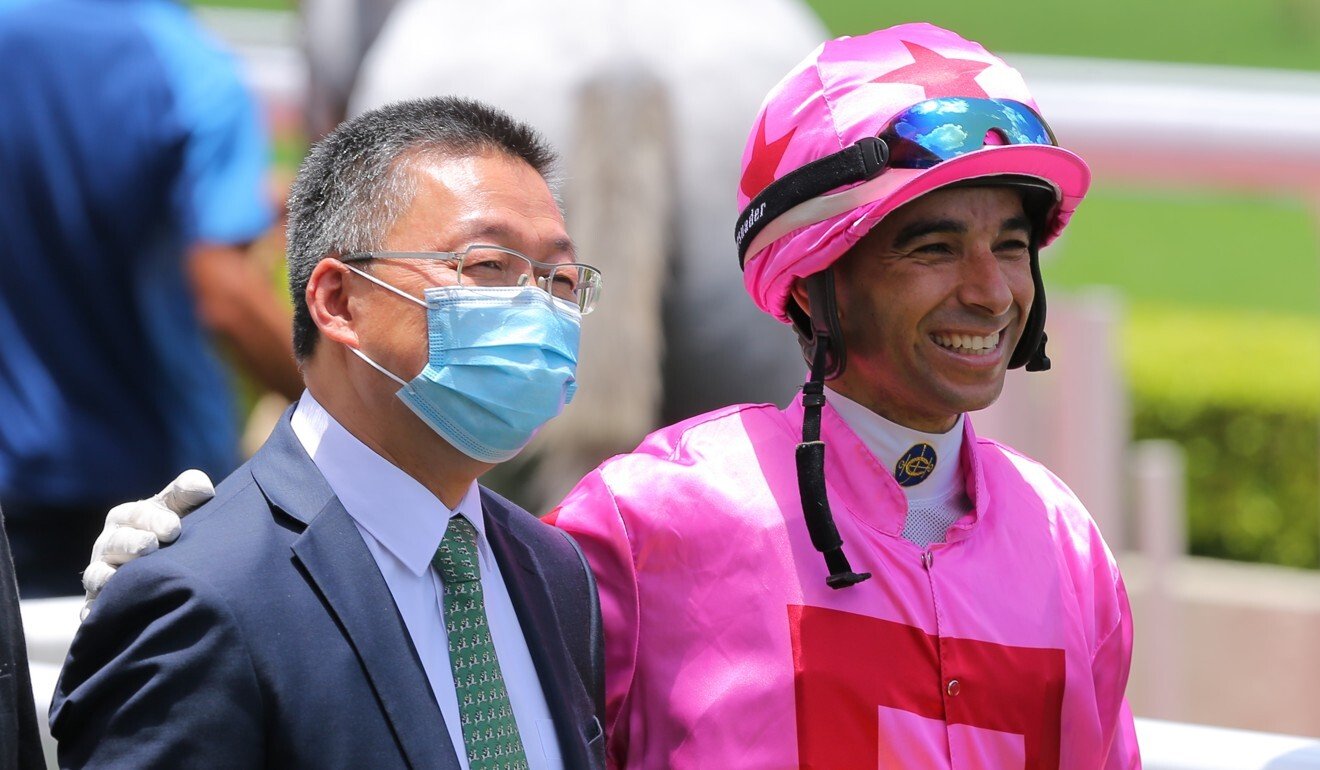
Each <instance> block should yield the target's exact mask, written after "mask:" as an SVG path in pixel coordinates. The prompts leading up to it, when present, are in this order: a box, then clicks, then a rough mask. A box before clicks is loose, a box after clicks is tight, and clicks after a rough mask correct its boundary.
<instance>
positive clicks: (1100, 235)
mask: <svg viewBox="0 0 1320 770" xmlns="http://www.w3.org/2000/svg"><path fill="white" fill-rule="evenodd" d="M1042 270H1043V272H1044V275H1045V281H1046V285H1047V286H1049V287H1050V288H1051V289H1055V290H1062V291H1067V290H1069V289H1074V290H1075V289H1081V288H1083V287H1087V286H1095V285H1103V286H1109V287H1113V288H1116V289H1117V290H1118V291H1119V292H1120V293H1121V294H1122V295H1123V296H1124V297H1125V299H1126V301H1127V303H1128V307H1127V318H1126V320H1125V323H1124V330H1123V349H1124V355H1125V357H1126V365H1127V370H1128V378H1129V382H1130V385H1131V387H1132V391H1133V393H1134V395H1137V396H1138V397H1142V396H1147V397H1154V396H1161V397H1163V396H1166V395H1167V394H1175V393H1176V394H1180V396H1181V397H1183V398H1185V399H1186V400H1187V401H1188V402H1189V403H1197V404H1217V405H1221V406H1249V405H1253V404H1254V405H1256V406H1260V407H1268V408H1280V409H1287V408H1299V409H1304V410H1306V411H1316V409H1317V407H1320V233H1318V231H1317V223H1316V220H1315V217H1314V215H1313V213H1312V210H1311V209H1310V208H1309V207H1308V205H1307V204H1306V202H1304V201H1301V200H1296V199H1290V198H1271V197H1264V196H1250V195H1238V194H1229V193H1209V192H1204V191H1199V192H1198V191H1165V192H1152V191H1136V190H1128V189H1116V188H1106V187H1103V186H1101V187H1099V188H1098V189H1096V190H1094V191H1093V192H1092V194H1091V195H1090V196H1089V197H1088V198H1087V200H1086V202H1085V203H1084V204H1083V205H1082V208H1081V209H1079V211H1078V215H1077V217H1076V218H1075V219H1074V221H1073V223H1072V224H1070V225H1069V229H1068V232H1067V235H1066V236H1065V239H1064V240H1063V241H1061V242H1059V243H1058V244H1056V245H1055V246H1053V247H1051V248H1050V249H1048V250H1047V251H1046V253H1045V261H1044V264H1043V268H1042Z"/></svg>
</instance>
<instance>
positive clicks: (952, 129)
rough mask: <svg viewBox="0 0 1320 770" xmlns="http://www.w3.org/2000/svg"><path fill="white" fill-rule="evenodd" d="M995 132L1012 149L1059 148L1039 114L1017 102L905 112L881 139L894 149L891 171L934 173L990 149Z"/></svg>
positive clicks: (947, 103)
mask: <svg viewBox="0 0 1320 770" xmlns="http://www.w3.org/2000/svg"><path fill="white" fill-rule="evenodd" d="M991 131H994V132H995V133H996V134H998V135H999V136H1000V137H1001V138H1002V139H1003V140H1004V142H1005V143H1007V144H1048V145H1057V144H1058V142H1056V141H1055V139H1054V132H1053V131H1050V127H1049V126H1048V125H1046V124H1045V121H1044V120H1043V119H1042V118H1041V117H1040V116H1039V115H1037V114H1036V111H1035V110H1033V109H1031V108H1030V107H1028V106H1027V105H1025V104H1023V103H1022V102H1015V101H1013V100H1011V99H973V98H963V97H945V98H942V99H928V100H926V101H924V102H919V103H917V104H914V105H912V106H911V107H909V108H907V109H906V110H904V111H903V112H902V113H901V114H899V115H898V116H897V117H895V118H894V119H893V120H892V121H890V123H889V125H888V127H886V128H885V130H884V131H882V132H881V133H880V138H881V139H883V140H884V141H885V144H887V145H889V164H888V165H889V166H891V167H895V168H930V167H931V166H934V165H935V164H937V163H939V162H941V161H945V160H949V159H951V158H956V157H958V156H959V155H966V154H967V153H969V152H975V151H977V150H979V149H981V148H983V147H985V135H986V134H987V133H988V132H991Z"/></svg>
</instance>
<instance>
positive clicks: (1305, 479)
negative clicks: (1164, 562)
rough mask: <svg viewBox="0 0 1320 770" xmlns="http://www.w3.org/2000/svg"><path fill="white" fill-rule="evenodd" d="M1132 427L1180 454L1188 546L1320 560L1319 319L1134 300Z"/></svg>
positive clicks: (1129, 338) (1303, 563)
mask: <svg viewBox="0 0 1320 770" xmlns="http://www.w3.org/2000/svg"><path fill="white" fill-rule="evenodd" d="M1124 337H1125V339H1124V351H1125V356H1126V359H1127V367H1128V373H1129V382H1130V383H1131V385H1132V412H1133V435H1134V438H1136V439H1147V438H1168V439H1173V440H1174V441H1177V442H1178V443H1179V444H1181V445H1182V447H1183V449H1184V451H1185V452H1186V455H1187V476H1188V478H1187V509H1188V521H1187V535H1188V542H1189V546H1190V549H1191V552H1192V553H1193V554H1196V555H1200V556H1213V557H1218V558H1225V559H1237V560H1240V561H1253V562H1269V563H1273V564H1282V565H1287V566H1294V567H1309V568H1312V569H1315V568H1320V355H1317V353H1320V321H1317V319H1315V318H1310V317H1303V316H1293V317H1281V316H1272V315H1260V314H1252V313H1241V312H1223V311H1198V310H1190V309H1187V308H1154V307H1151V306H1149V305H1138V306H1135V307H1133V308H1131V310H1130V312H1129V313H1128V318H1127V322H1126V325H1125V335H1124Z"/></svg>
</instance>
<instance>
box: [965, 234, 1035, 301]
mask: <svg viewBox="0 0 1320 770" xmlns="http://www.w3.org/2000/svg"><path fill="white" fill-rule="evenodd" d="M1018 269H1023V270H1029V269H1030V265H1028V264H1027V263H1026V262H1025V261H1024V262H1022V263H1021V264H1019V263H1017V262H1006V261H1003V260H1001V259H999V258H998V257H997V256H996V255H995V253H994V251H992V250H991V249H989V248H983V249H978V250H977V251H976V252H975V253H974V254H971V255H969V256H968V258H967V259H965V260H964V261H963V269H962V275H961V276H960V282H959V285H958V300H959V301H960V302H961V303H962V304H963V305H964V306H966V307H970V308H975V309H977V310H980V311H981V312H983V313H985V314H988V315H993V316H1002V315H1004V314H1006V313H1008V311H1009V309H1010V308H1012V306H1013V284H1014V281H1013V280H1012V278H1013V277H1015V276H1013V275H1012V271H1014V270H1018Z"/></svg>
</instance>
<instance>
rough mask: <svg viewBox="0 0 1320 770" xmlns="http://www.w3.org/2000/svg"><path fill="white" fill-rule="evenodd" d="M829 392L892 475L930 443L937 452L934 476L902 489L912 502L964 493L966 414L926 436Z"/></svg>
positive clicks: (831, 400) (839, 410) (845, 418)
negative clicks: (941, 429)
mask: <svg viewBox="0 0 1320 770" xmlns="http://www.w3.org/2000/svg"><path fill="white" fill-rule="evenodd" d="M825 390H826V394H827V395H826V400H827V401H828V402H829V403H830V405H831V406H833V407H834V411H836V412H837V413H838V414H839V417H840V418H842V419H843V421H844V422H845V423H846V424H847V425H848V427H849V428H851V429H852V431H853V433H855V434H857V437H858V438H860V439H861V440H862V443H863V444H865V445H866V448H867V449H869V450H871V454H873V455H875V457H876V459H877V460H879V461H880V463H881V465H883V466H884V467H885V468H887V469H888V470H889V473H890V474H891V475H897V474H896V469H897V466H898V463H899V460H901V459H904V458H907V457H909V456H910V455H909V453H912V452H913V451H914V450H917V448H918V447H919V446H920V445H921V444H927V445H929V446H930V447H931V449H933V450H934V452H933V454H934V457H935V467H934V469H932V470H931V471H930V475H929V476H926V477H925V478H924V479H919V480H915V481H914V483H912V484H911V485H910V486H904V487H902V489H903V493H904V494H905V495H906V496H907V499H908V500H922V501H924V500H933V499H938V498H944V497H947V496H949V495H951V494H953V493H954V492H957V491H961V490H962V488H963V476H962V474H961V473H960V472H959V468H958V466H959V465H961V460H962V444H963V420H964V419H965V417H966V416H965V415H961V414H960V415H958V420H957V422H955V423H954V424H953V427H952V428H950V429H949V430H948V431H946V432H944V433H923V432H922V431H919V430H913V429H912V428H907V427H904V426H902V425H899V424H898V423H894V422H890V421H889V420H886V419H885V418H883V417H881V416H880V415H878V414H876V413H875V412H873V411H871V410H870V409H867V408H866V407H864V406H862V405H861V404H859V403H857V402H856V401H853V400H851V399H849V398H847V397H846V396H843V395H841V394H839V393H835V392H834V391H833V390H830V389H829V388H826V389H825ZM915 454H916V455H921V456H926V457H929V454H930V453H926V452H924V450H917V451H916V452H915ZM911 478H913V479H916V478H917V477H911ZM900 486H901V483H900Z"/></svg>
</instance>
